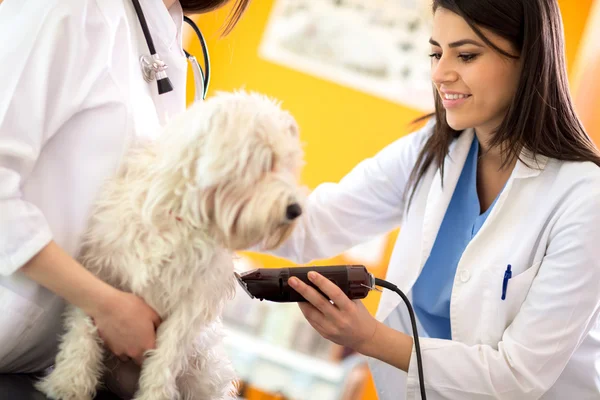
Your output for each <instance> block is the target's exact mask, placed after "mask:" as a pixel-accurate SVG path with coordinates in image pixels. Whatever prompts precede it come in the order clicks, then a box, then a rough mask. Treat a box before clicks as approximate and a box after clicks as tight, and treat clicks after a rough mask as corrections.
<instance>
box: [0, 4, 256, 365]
mask: <svg viewBox="0 0 600 400" xmlns="http://www.w3.org/2000/svg"><path fill="white" fill-rule="evenodd" d="M228 2H229V1H228V0H164V1H163V0H141V1H140V4H141V7H142V9H143V12H144V15H145V19H146V22H147V24H148V28H149V30H150V33H151V35H152V38H153V42H154V46H155V48H156V51H157V53H158V54H159V55H160V56H161V57H162V59H163V61H165V63H166V64H167V65H168V76H169V78H170V80H171V82H172V84H173V90H172V91H171V92H169V93H165V94H161V95H159V94H158V91H157V84H156V81H154V82H150V83H148V82H146V81H145V80H144V77H143V75H142V70H141V67H140V61H139V59H140V56H141V55H147V54H149V50H148V45H147V42H146V40H145V38H144V35H143V32H142V28H141V26H140V22H139V20H138V17H137V15H136V12H135V10H134V5H133V4H132V1H131V0H102V1H96V0H45V1H32V0H4V1H3V2H2V5H0V38H2V46H1V47H0V59H2V63H0V76H2V80H1V82H2V83H1V84H0V373H35V372H39V371H42V370H44V369H46V368H47V367H49V366H51V365H52V364H53V362H54V356H55V354H56V350H57V334H58V333H59V332H60V330H61V324H62V322H61V314H62V311H63V309H64V305H65V301H67V302H70V303H72V304H74V305H76V306H78V307H80V308H82V309H83V310H85V312H86V313H88V314H89V315H90V316H91V317H92V318H93V319H94V321H95V323H96V325H97V326H98V329H99V330H100V332H101V336H102V337H103V339H104V341H105V343H106V345H107V346H108V347H109V348H110V349H111V350H112V351H113V352H114V353H115V354H116V355H118V356H120V357H121V358H124V359H128V358H131V359H133V360H135V361H136V362H137V363H141V362H142V359H143V354H144V352H145V351H146V350H148V349H151V348H153V347H154V340H155V328H156V326H157V325H158V324H159V323H160V320H159V318H158V316H157V314H156V313H155V312H154V310H152V309H151V308H150V307H149V306H148V305H146V304H145V303H144V302H143V301H142V300H141V299H140V298H138V297H136V296H135V295H133V294H130V293H125V292H121V291H119V290H117V289H115V288H113V287H111V286H109V285H107V284H105V283H104V282H102V281H101V280H99V279H98V278H96V277H95V276H94V275H92V274H91V273H89V272H88V271H87V270H86V269H85V268H84V267H83V266H82V265H80V264H79V263H78V262H77V261H76V260H75V258H74V257H76V254H77V252H78V249H79V241H80V237H81V234H82V231H83V229H84V227H85V224H86V220H87V217H88V216H89V211H90V206H91V203H92V201H93V199H94V197H95V195H96V193H97V191H98V189H99V186H100V184H101V183H102V181H103V180H104V179H105V178H107V177H108V176H109V175H110V174H112V173H113V172H115V170H116V168H117V166H118V163H119V160H120V158H121V156H122V154H123V151H124V149H125V146H126V144H127V142H128V140H129V139H130V138H132V137H136V136H147V137H149V138H152V137H154V136H155V135H157V134H158V133H159V131H160V127H161V126H162V125H163V124H164V123H165V122H166V121H167V120H168V119H169V118H170V117H173V116H174V115H175V114H177V113H179V112H182V111H183V110H184V109H185V107H186V76H187V60H186V57H185V55H184V52H183V47H182V24H183V16H184V13H192V14H193V13H203V12H208V11H211V10H214V9H216V8H218V7H221V6H223V5H225V4H226V3H228ZM248 2H249V0H236V1H235V4H233V8H232V10H233V12H232V13H231V15H230V19H229V20H228V23H227V25H226V26H225V31H224V33H228V32H229V31H230V30H231V28H232V27H233V25H235V23H236V22H237V20H239V18H240V17H241V15H242V13H243V11H244V10H245V8H246V6H247V5H248Z"/></svg>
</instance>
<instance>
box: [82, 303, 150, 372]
mask: <svg viewBox="0 0 600 400" xmlns="http://www.w3.org/2000/svg"><path fill="white" fill-rule="evenodd" d="M116 293H117V294H116V295H114V296H111V300H110V301H108V302H107V304H105V305H104V306H103V307H101V308H100V309H99V312H98V313H96V314H95V315H92V318H93V320H94V323H95V324H96V327H97V328H98V334H99V335H100V337H101V338H102V340H103V341H104V344H105V345H106V347H107V348H108V349H109V350H110V351H111V352H113V353H114V354H115V355H116V356H117V357H118V358H119V359H120V360H121V361H128V359H132V360H133V361H135V363H136V364H138V365H142V363H143V362H144V353H145V352H146V351H148V350H152V349H154V348H155V345H156V329H157V328H158V326H159V325H160V323H161V319H160V317H159V316H158V314H157V313H156V312H155V311H154V310H153V309H152V308H151V307H150V306H149V305H148V304H146V302H144V300H142V299H141V298H139V297H138V296H136V295H134V294H132V293H127V292H122V291H117V292H116Z"/></svg>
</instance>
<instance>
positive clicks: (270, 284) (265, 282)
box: [238, 265, 375, 303]
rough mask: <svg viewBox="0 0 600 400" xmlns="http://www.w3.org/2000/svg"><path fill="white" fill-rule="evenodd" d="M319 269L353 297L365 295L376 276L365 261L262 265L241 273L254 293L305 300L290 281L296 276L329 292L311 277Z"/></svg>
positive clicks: (263, 297) (262, 296)
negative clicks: (276, 265) (346, 263)
mask: <svg viewBox="0 0 600 400" xmlns="http://www.w3.org/2000/svg"><path fill="white" fill-rule="evenodd" d="M309 271H316V272H318V273H319V274H321V275H323V276H324V277H325V278H327V279H329V280H330V281H331V282H333V283H334V284H335V285H337V286H338V287H339V288H340V289H342V291H343V292H344V293H345V294H346V296H348V297H349V298H350V299H364V298H365V297H367V295H368V294H369V291H370V290H371V289H372V288H373V287H374V284H375V278H374V277H373V275H372V274H371V273H370V272H369V271H368V270H367V268H365V267H364V266H363V265H331V266H326V267H295V268H260V269H255V270H252V271H248V272H245V273H243V274H241V275H240V276H239V277H238V280H239V281H240V284H241V285H242V287H243V288H244V289H245V290H246V291H247V292H248V294H249V295H250V296H252V297H255V298H258V299H260V300H268V301H274V302H278V303H289V302H305V301H306V299H305V298H304V297H302V296H301V295H300V294H299V293H298V292H296V291H295V290H294V289H292V287H290V286H289V285H288V279H289V278H290V277H292V276H295V277H296V278H298V279H300V280H301V281H303V282H304V283H306V284H307V285H310V286H312V287H313V288H315V289H316V290H317V291H318V292H319V293H321V294H322V295H323V296H325V297H326V298H327V296H326V295H325V294H324V293H323V292H322V291H321V290H320V289H318V288H317V287H316V286H315V285H314V284H313V283H312V282H311V281H310V280H309V279H308V272H309Z"/></svg>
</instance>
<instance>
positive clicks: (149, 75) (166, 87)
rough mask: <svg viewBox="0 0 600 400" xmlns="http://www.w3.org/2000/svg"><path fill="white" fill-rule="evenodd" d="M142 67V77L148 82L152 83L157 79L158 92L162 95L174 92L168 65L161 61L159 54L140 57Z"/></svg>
mask: <svg viewBox="0 0 600 400" xmlns="http://www.w3.org/2000/svg"><path fill="white" fill-rule="evenodd" d="M140 65H141V67H142V75H143V76H144V79H145V80H146V82H152V81H153V80H154V79H156V82H157V84H158V92H159V93H160V94H162V93H166V92H170V91H171V90H173V85H172V84H171V80H170V79H169V77H168V76H167V72H166V70H167V68H168V67H167V64H165V62H164V61H163V60H161V59H160V57H159V56H158V54H153V55H152V56H148V55H142V56H140Z"/></svg>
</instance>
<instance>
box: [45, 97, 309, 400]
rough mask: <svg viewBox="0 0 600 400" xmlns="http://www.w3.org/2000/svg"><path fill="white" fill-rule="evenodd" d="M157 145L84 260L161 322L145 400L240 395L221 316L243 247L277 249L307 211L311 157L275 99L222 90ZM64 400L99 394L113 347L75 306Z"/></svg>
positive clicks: (142, 394) (136, 166) (129, 160)
mask: <svg viewBox="0 0 600 400" xmlns="http://www.w3.org/2000/svg"><path fill="white" fill-rule="evenodd" d="M165 130H166V131H165V132H164V133H163V134H162V135H161V137H160V138H159V139H158V140H157V141H153V142H151V143H137V144H135V145H132V146H131V150H130V152H129V153H128V154H127V155H126V157H125V159H124V161H123V164H122V166H121V168H120V169H119V171H118V173H117V175H116V176H115V177H114V178H113V179H110V180H109V181H108V182H107V183H106V185H105V187H104V188H103V190H102V191H101V194H100V196H99V199H98V201H97V203H96V204H95V207H94V210H93V213H92V218H91V221H90V225H89V229H88V230H87V232H86V234H85V237H84V242H83V246H82V251H81V254H80V257H79V260H80V261H81V262H82V264H83V265H85V266H86V267H87V268H88V269H89V270H91V271H92V272H94V273H95V274H96V275H98V276H99V277H100V278H101V279H103V280H105V281H106V282H108V283H110V284H111V285H113V286H115V287H117V288H120V289H122V290H125V291H129V292H132V293H135V294H136V295H138V296H140V297H141V298H143V299H144V300H145V301H146V302H147V303H148V304H149V305H150V306H151V307H152V308H153V309H154V310H156V312H157V313H158V314H159V315H160V317H161V319H162V323H161V325H160V326H159V329H158V330H157V340H156V349H155V350H153V351H151V352H149V353H148V355H147V357H146V359H145V361H144V364H143V365H142V370H141V375H140V379H139V382H138V384H139V389H138V391H137V393H136V394H135V399H137V400H174V399H202V400H213V399H230V398H235V390H234V389H235V382H234V381H235V374H234V370H233V367H232V365H231V363H230V361H229V360H228V357H227V356H226V354H225V352H224V349H223V346H222V343H221V337H222V335H223V332H222V331H221V322H220V317H221V313H222V310H223V307H224V305H225V303H226V302H227V300H228V299H230V298H232V296H233V295H234V293H235V285H236V282H235V278H234V271H233V260H232V255H233V252H234V251H236V250H242V249H247V248H250V247H255V246H261V247H264V248H267V249H269V248H274V247H277V246H278V245H279V244H280V243H281V242H282V241H283V240H284V239H285V238H286V237H287V235H288V234H289V233H290V232H291V230H292V229H293V226H294V220H295V219H296V218H297V217H298V216H299V215H300V214H301V210H302V208H301V207H302V199H303V198H304V195H305V190H304V189H302V188H301V187H300V186H299V185H298V180H299V179H298V178H299V172H300V169H301V167H302V164H303V152H302V147H301V145H300V141H299V135H298V128H297V125H296V122H295V121H294V119H293V118H292V117H291V116H290V114H289V113H287V112H285V111H282V110H281V109H280V107H279V104H278V103H276V102H274V101H272V100H270V99H269V98H267V97H265V96H262V95H258V94H248V93H245V92H237V93H220V94H218V95H217V96H215V97H213V98H211V99H209V100H207V101H205V102H202V103H198V104H196V105H193V106H192V107H190V108H189V109H188V110H187V111H186V112H184V113H183V114H182V115H181V116H179V117H177V118H176V119H174V120H173V121H172V122H170V123H169V124H168V126H167V127H166V128H165ZM65 326H66V333H65V334H64V336H63V337H62V340H61V344H60V348H59V354H58V355H57V358H56V365H55V369H54V370H53V371H52V372H51V373H50V374H49V375H48V376H47V377H46V378H44V379H43V380H42V381H40V382H38V383H37V385H36V386H37V388H38V389H39V390H41V391H42V392H44V393H45V394H46V395H47V396H49V397H50V398H53V399H60V400H85V399H91V398H93V396H94V395H95V392H96V389H97V387H98V385H99V384H100V383H101V382H100V381H101V377H102V375H103V373H104V372H105V364H104V363H105V361H106V357H107V356H108V354H107V353H109V352H108V350H106V349H105V348H104V347H103V344H102V341H101V339H100V338H99V335H98V332H97V330H96V328H95V325H94V323H93V321H92V320H91V319H90V318H89V317H88V316H87V315H85V314H84V313H83V312H82V311H81V310H80V309H78V308H75V307H72V306H70V307H69V308H68V310H67V311H66V315H65Z"/></svg>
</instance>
